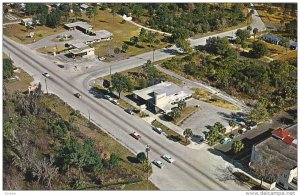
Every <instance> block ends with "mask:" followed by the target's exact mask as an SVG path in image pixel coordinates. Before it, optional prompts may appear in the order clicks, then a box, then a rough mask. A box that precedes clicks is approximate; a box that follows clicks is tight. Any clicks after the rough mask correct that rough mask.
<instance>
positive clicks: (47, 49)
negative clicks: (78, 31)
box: [36, 46, 68, 54]
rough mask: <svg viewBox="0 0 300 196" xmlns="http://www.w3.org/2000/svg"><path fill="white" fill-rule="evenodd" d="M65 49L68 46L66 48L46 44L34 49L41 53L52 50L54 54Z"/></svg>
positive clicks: (50, 52)
mask: <svg viewBox="0 0 300 196" xmlns="http://www.w3.org/2000/svg"><path fill="white" fill-rule="evenodd" d="M67 49H68V48H66V47H65V46H57V47H53V46H48V47H46V48H39V49H37V50H36V51H38V52H40V53H43V54H53V52H54V51H55V52H56V54H58V53H60V52H64V51H66V50H67Z"/></svg>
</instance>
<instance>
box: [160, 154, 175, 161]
mask: <svg viewBox="0 0 300 196" xmlns="http://www.w3.org/2000/svg"><path fill="white" fill-rule="evenodd" d="M161 158H163V159H164V160H166V161H167V162H169V163H173V162H174V161H175V160H174V159H172V157H171V156H170V155H166V154H165V155H162V156H161Z"/></svg>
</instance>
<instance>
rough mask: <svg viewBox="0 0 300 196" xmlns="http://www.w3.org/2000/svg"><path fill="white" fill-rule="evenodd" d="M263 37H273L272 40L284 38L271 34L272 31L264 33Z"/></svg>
mask: <svg viewBox="0 0 300 196" xmlns="http://www.w3.org/2000/svg"><path fill="white" fill-rule="evenodd" d="M261 37H263V38H267V39H271V40H276V41H281V40H282V38H281V37H278V36H276V35H273V34H270V33H268V34H265V35H262V36H261Z"/></svg>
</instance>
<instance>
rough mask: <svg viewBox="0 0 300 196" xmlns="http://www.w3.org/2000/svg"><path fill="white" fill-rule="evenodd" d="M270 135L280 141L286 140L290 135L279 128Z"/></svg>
mask: <svg viewBox="0 0 300 196" xmlns="http://www.w3.org/2000/svg"><path fill="white" fill-rule="evenodd" d="M272 134H273V135H275V136H277V137H279V138H281V139H284V138H286V137H287V136H289V135H290V133H289V131H288V130H286V129H282V128H279V129H276V130H274V131H272Z"/></svg>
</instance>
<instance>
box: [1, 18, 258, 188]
mask: <svg viewBox="0 0 300 196" xmlns="http://www.w3.org/2000/svg"><path fill="white" fill-rule="evenodd" d="M253 24H254V25H255V22H254V23H253ZM222 35H223V34H222ZM215 36H217V35H215ZM205 40H206V38H200V39H198V40H194V41H193V43H192V45H193V46H195V45H197V44H198V45H199V43H200V42H203V41H205ZM172 49H176V48H175V47H173V48H171V50H170V49H168V50H166V49H161V50H156V51H155V61H156V60H161V59H165V58H168V57H172V56H175V55H176V53H175V52H174V51H173V50H172ZM3 51H4V52H5V53H6V54H9V55H10V57H11V58H12V60H13V61H14V62H15V64H16V65H17V66H20V67H21V68H22V69H24V70H25V71H26V72H28V73H29V74H30V75H32V76H33V77H34V79H35V80H36V81H40V82H41V83H42V85H43V90H45V83H47V87H48V91H49V92H51V93H53V94H56V95H58V96H59V97H60V98H61V99H62V100H64V101H65V102H67V103H68V104H69V105H70V106H71V107H73V108H74V109H77V110H79V111H80V112H81V113H82V114H83V115H85V116H88V114H89V113H90V115H91V118H92V120H93V121H94V122H95V123H96V124H97V125H98V126H99V127H101V128H102V129H103V130H104V131H107V132H108V133H109V134H110V135H111V136H112V137H114V138H115V139H116V140H118V141H119V142H120V143H121V144H123V145H124V146H126V147H127V148H128V149H130V150H131V151H132V152H134V153H138V152H141V151H144V148H145V147H144V146H145V145H146V144H150V146H151V152H150V154H149V157H150V160H152V159H160V158H159V157H160V156H161V155H163V154H169V155H171V156H172V157H173V158H174V159H175V163H173V164H172V165H170V164H168V163H166V167H165V168H164V169H162V170H160V169H158V168H157V167H156V166H153V171H154V172H153V174H152V175H151V177H150V179H151V181H152V182H153V183H154V184H155V185H156V186H158V187H159V188H160V189H161V190H247V188H246V187H243V186H240V185H237V184H236V183H235V182H233V181H226V182H224V181H222V180H220V177H221V176H222V170H223V169H225V168H226V167H227V165H230V164H229V163H228V162H226V161H224V160H223V158H222V157H220V156H216V155H213V154H211V153H210V152H209V151H208V147H206V146H204V147H203V149H201V151H199V150H194V149H190V148H187V147H184V146H182V145H180V144H178V143H174V142H172V141H169V140H167V139H166V138H165V137H164V136H161V135H158V134H157V133H156V132H154V131H153V130H152V128H151V126H150V125H149V124H148V123H147V122H145V121H144V120H142V119H140V118H138V117H135V116H131V115H128V114H127V113H125V112H124V111H122V109H121V108H120V107H118V106H115V105H113V104H112V103H110V102H108V101H106V100H103V99H99V98H97V97H94V95H92V94H91V93H89V92H88V90H89V82H90V81H91V80H92V79H95V78H98V77H100V76H104V75H107V74H109V67H110V66H111V67H112V73H114V72H120V71H123V70H127V69H130V68H133V67H137V66H140V65H142V64H144V63H145V62H146V61H147V60H148V59H150V60H152V56H153V52H149V53H145V54H142V55H138V56H136V57H131V58H129V59H126V60H123V61H119V62H113V63H111V64H106V65H103V66H101V68H99V70H95V69H90V70H89V71H88V72H87V73H84V74H76V73H70V72H68V71H66V70H61V69H60V68H58V66H57V65H56V64H54V63H53V62H52V61H50V60H49V59H47V58H44V57H43V56H42V55H39V54H38V53H37V52H35V51H32V50H31V49H30V48H28V47H26V46H23V45H21V44H17V43H15V42H13V41H12V40H10V39H8V38H6V37H4V39H3ZM44 72H48V73H49V74H50V75H51V78H49V79H47V80H46V81H47V82H46V81H45V78H44V77H43V76H42V73H44ZM77 92H79V93H80V94H81V95H82V97H83V98H82V99H78V98H76V97H75V96H74V95H73V94H74V93H77ZM132 131H137V132H139V133H140V134H141V136H142V139H141V141H136V140H134V139H133V138H132V137H131V136H130V135H129V134H130V133H131V132H132ZM160 160H161V159H160ZM163 162H164V161H163ZM164 163H165V162H164Z"/></svg>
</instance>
